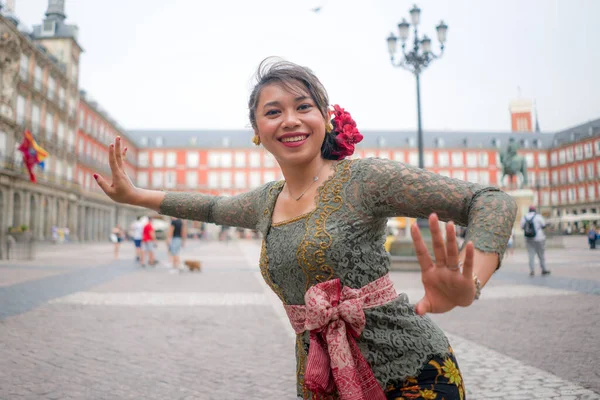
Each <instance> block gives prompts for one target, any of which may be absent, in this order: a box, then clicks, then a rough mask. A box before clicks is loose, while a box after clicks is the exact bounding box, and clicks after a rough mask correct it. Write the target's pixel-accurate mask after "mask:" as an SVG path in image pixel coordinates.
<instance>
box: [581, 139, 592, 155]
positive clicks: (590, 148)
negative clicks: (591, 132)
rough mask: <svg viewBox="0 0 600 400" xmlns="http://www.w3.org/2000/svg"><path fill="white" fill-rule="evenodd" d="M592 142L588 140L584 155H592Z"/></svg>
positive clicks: (584, 147)
mask: <svg viewBox="0 0 600 400" xmlns="http://www.w3.org/2000/svg"><path fill="white" fill-rule="evenodd" d="M592 153H593V152H592V143H591V142H588V143H586V144H584V145H583V155H584V156H585V158H590V157H591V156H592Z"/></svg>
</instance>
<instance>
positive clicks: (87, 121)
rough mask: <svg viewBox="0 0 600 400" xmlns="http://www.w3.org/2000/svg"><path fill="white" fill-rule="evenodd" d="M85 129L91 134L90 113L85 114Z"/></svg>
mask: <svg viewBox="0 0 600 400" xmlns="http://www.w3.org/2000/svg"><path fill="white" fill-rule="evenodd" d="M85 131H86V132H87V133H88V134H89V135H91V134H92V116H91V114H88V115H87V118H86V123H85Z"/></svg>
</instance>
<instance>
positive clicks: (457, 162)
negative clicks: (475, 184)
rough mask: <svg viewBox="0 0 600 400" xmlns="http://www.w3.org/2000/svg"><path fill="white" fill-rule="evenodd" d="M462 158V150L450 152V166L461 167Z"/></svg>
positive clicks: (462, 163) (462, 164)
mask: <svg viewBox="0 0 600 400" xmlns="http://www.w3.org/2000/svg"><path fill="white" fill-rule="evenodd" d="M463 159H464V157H463V152H462V151H454V152H452V166H453V167H462V166H464V161H463ZM463 180H464V179H463Z"/></svg>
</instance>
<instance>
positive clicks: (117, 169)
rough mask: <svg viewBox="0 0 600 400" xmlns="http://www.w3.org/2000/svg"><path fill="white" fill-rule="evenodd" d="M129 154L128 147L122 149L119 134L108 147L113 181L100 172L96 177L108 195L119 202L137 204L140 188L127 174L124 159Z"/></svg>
mask: <svg viewBox="0 0 600 400" xmlns="http://www.w3.org/2000/svg"><path fill="white" fill-rule="evenodd" d="M126 154H127V147H125V148H124V149H123V150H121V137H120V136H117V138H116V139H115V142H114V143H111V145H110V146H109V147H108V162H109V164H110V170H111V174H112V183H110V184H109V183H108V182H106V181H105V180H104V178H103V177H101V176H100V175H98V174H94V178H95V179H96V182H98V185H99V186H100V188H101V189H102V190H103V191H104V193H106V195H107V196H108V197H110V198H111V199H112V200H114V201H116V202H118V203H126V204H136V198H137V197H139V196H138V195H139V189H138V188H136V187H135V186H134V185H133V183H132V182H131V179H129V177H128V176H127V173H126V172H125V168H124V166H123V159H124V158H125V155H126Z"/></svg>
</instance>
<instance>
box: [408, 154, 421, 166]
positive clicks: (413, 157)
mask: <svg viewBox="0 0 600 400" xmlns="http://www.w3.org/2000/svg"><path fill="white" fill-rule="evenodd" d="M408 163H409V164H410V165H413V166H415V167H417V166H419V154H418V153H417V152H416V151H411V152H410V153H408Z"/></svg>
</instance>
